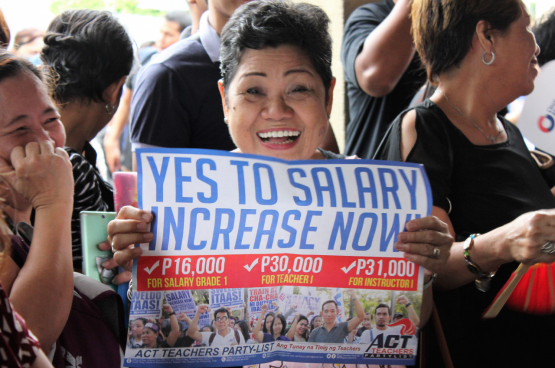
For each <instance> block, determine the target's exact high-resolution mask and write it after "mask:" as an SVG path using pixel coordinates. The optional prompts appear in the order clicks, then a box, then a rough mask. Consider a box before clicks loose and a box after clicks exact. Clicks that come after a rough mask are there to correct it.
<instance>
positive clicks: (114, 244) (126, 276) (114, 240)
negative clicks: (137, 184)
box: [98, 206, 154, 284]
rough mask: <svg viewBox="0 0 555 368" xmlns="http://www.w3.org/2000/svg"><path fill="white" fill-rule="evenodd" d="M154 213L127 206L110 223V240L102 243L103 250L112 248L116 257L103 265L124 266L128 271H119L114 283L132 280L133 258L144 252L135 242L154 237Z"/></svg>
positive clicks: (111, 266)
mask: <svg viewBox="0 0 555 368" xmlns="http://www.w3.org/2000/svg"><path fill="white" fill-rule="evenodd" d="M151 221H152V214H150V213H149V212H147V211H144V210H141V209H138V208H135V207H130V206H125V207H122V209H121V210H120V211H119V213H118V215H117V217H116V219H115V220H113V221H110V223H109V224H108V241H106V242H104V243H101V244H99V245H98V247H99V248H100V249H101V250H110V249H111V250H112V252H114V257H113V258H112V259H110V260H108V261H106V262H105V263H104V264H103V266H104V267H106V268H113V267H117V266H121V267H123V268H124V269H125V270H126V272H121V273H119V274H118V275H117V276H116V277H115V278H114V284H121V283H124V282H127V281H129V280H131V270H132V268H133V260H134V259H135V258H138V257H139V256H140V255H141V254H142V252H143V251H142V249H141V248H135V247H134V244H138V243H146V242H149V241H151V240H152V239H153V237H154V235H153V234H152V233H151V232H150V231H149V224H150V222H151Z"/></svg>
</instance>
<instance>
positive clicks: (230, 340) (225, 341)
mask: <svg viewBox="0 0 555 368" xmlns="http://www.w3.org/2000/svg"><path fill="white" fill-rule="evenodd" d="M227 329H228V334H227V335H225V336H222V335H220V334H219V333H218V332H216V336H215V337H214V340H213V341H212V345H210V335H212V334H213V333H214V332H201V334H202V343H203V344H204V345H206V346H230V345H237V340H236V339H235V330H234V329H232V328H229V327H228V328H227ZM238 335H239V340H241V341H239V345H243V344H244V343H245V338H244V337H243V334H242V333H240V332H239V333H238Z"/></svg>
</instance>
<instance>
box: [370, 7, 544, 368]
mask: <svg viewBox="0 0 555 368" xmlns="http://www.w3.org/2000/svg"><path fill="white" fill-rule="evenodd" d="M412 20H413V25H412V27H413V34H414V38H415V43H416V48H417V50H418V52H419V54H420V56H421V57H422V60H423V62H424V65H425V66H426V69H427V71H428V78H429V79H430V81H431V82H432V83H434V84H436V85H437V87H438V88H437V91H436V92H435V93H434V95H433V96H432V97H431V99H430V100H427V101H425V102H423V103H422V104H421V105H419V106H417V107H415V108H414V109H412V110H409V111H407V112H404V113H403V114H402V115H401V116H399V117H398V118H397V120H396V121H395V122H394V123H393V125H392V127H391V128H390V130H389V132H388V134H387V136H386V138H385V139H384V141H383V142H382V146H381V148H380V150H379V152H378V154H377V158H380V159H388V160H399V161H408V162H418V163H423V164H424V166H425V168H426V172H427V174H428V177H429V179H430V183H431V186H432V192H433V201H434V207H433V210H432V214H433V215H435V216H437V217H438V218H439V219H441V220H442V221H444V222H446V223H447V224H448V225H449V230H450V232H451V234H452V235H453V236H454V237H456V240H457V243H455V244H454V245H453V247H452V249H451V253H450V256H449V259H448V263H447V267H444V268H443V269H442V271H440V272H439V274H438V277H437V282H436V286H437V287H438V288H439V289H442V290H444V291H443V292H440V293H435V301H436V305H437V309H438V311H439V315H440V317H441V322H442V325H443V330H444V332H445V337H446V339H447V343H448V347H449V351H450V352H451V357H452V360H453V363H454V366H456V367H493V366H496V367H524V366H528V367H531V366H549V365H551V364H553V363H552V357H551V354H549V353H548V352H549V351H550V349H551V348H552V339H549V338H539V337H540V336H550V335H551V334H552V332H553V331H554V330H555V317H554V316H536V315H529V314H525V313H522V312H518V311H513V310H507V309H504V310H502V311H501V313H500V314H499V315H498V317H497V318H495V319H494V320H488V321H483V320H482V319H481V314H482V312H483V311H484V309H486V307H488V305H489V304H490V303H491V302H492V300H493V298H494V297H495V295H496V294H497V292H498V291H499V290H500V289H501V288H502V287H503V285H504V284H505V283H506V282H507V280H508V279H509V277H510V275H511V274H512V272H513V271H514V270H515V268H516V267H517V266H518V263H520V262H522V263H525V264H534V263H538V262H546V263H549V262H553V261H555V255H554V254H553V246H552V244H553V243H552V241H554V240H555V226H553V224H555V211H553V210H550V209H552V208H554V207H555V197H554V196H553V193H552V192H551V190H550V188H551V187H552V186H553V185H554V184H555V183H548V182H546V180H544V177H543V176H542V173H541V172H540V169H539V168H538V165H537V164H536V162H535V161H534V159H533V158H532V156H531V155H530V152H529V151H528V149H527V148H526V146H525V144H524V141H523V139H522V136H521V134H520V132H519V131H518V129H517V128H515V127H514V126H513V125H512V124H510V123H508V122H507V121H506V120H505V119H503V118H502V117H500V116H498V115H497V114H496V113H497V111H499V110H501V109H502V108H503V107H504V106H506V105H507V104H509V103H510V102H511V101H513V100H514V99H515V98H517V97H519V96H521V95H526V94H529V93H530V92H532V90H533V89H534V79H535V77H536V75H537V73H538V72H537V64H538V62H537V59H536V57H537V56H538V54H539V52H540V50H539V48H538V46H537V45H536V41H535V39H534V35H533V34H532V32H531V30H530V16H529V15H528V13H527V12H526V9H525V6H524V4H523V3H522V1H520V0H485V1H484V0H482V1H478V0H441V1H440V0H415V1H414V2H413V7H412ZM480 234H482V235H480ZM408 236H409V237H410V236H412V234H408ZM412 247H413V246H410V245H408V244H407V245H400V247H399V248H398V249H400V250H403V251H410V250H411V249H412ZM533 336H536V337H537V338H533ZM469 344H471V345H472V349H470V350H469V349H468V347H469ZM526 351H528V352H534V353H533V354H524V353H521V352H526ZM440 356H441V355H440V354H439V353H438V354H429V357H430V358H432V359H433V358H439V357H440ZM427 366H428V367H433V366H443V363H442V362H435V364H433V363H432V362H428V364H427Z"/></svg>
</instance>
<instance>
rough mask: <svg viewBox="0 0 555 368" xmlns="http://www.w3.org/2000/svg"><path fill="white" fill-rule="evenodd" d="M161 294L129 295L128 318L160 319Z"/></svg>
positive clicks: (157, 292) (159, 292) (158, 292)
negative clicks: (129, 309) (129, 307)
mask: <svg viewBox="0 0 555 368" xmlns="http://www.w3.org/2000/svg"><path fill="white" fill-rule="evenodd" d="M163 294H164V293H163V292H161V291H142V292H137V291H134V292H133V293H132V295H131V311H130V313H129V318H130V319H135V318H160V317H161V315H162V303H163Z"/></svg>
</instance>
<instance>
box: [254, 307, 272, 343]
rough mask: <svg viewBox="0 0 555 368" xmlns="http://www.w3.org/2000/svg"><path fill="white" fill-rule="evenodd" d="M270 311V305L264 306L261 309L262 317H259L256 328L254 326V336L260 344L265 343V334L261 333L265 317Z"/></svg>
mask: <svg viewBox="0 0 555 368" xmlns="http://www.w3.org/2000/svg"><path fill="white" fill-rule="evenodd" d="M267 310H268V304H264V305H263V306H262V308H261V312H260V317H258V321H256V326H254V331H253V333H252V334H253V336H254V338H255V339H256V341H258V342H263V341H264V333H263V332H262V331H260V329H261V328H262V322H263V321H264V316H265V315H266V311H267Z"/></svg>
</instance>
